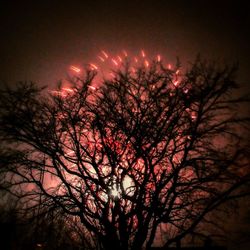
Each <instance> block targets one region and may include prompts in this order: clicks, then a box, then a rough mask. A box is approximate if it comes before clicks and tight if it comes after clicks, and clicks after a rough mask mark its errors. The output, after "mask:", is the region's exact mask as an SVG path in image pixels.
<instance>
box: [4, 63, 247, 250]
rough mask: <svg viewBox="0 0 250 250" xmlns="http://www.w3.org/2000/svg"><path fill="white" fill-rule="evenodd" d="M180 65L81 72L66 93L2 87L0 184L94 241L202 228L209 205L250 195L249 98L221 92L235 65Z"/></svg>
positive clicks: (131, 240) (112, 244)
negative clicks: (105, 75)
mask: <svg viewBox="0 0 250 250" xmlns="http://www.w3.org/2000/svg"><path fill="white" fill-rule="evenodd" d="M179 70H180V68H179V66H178V65H177V66H176V68H174V69H169V68H165V67H164V65H163V64H162V63H160V62H153V63H152V65H151V66H150V67H146V66H142V67H138V68H137V69H136V70H135V71H133V70H132V69H131V67H130V64H129V63H127V64H125V65H124V67H122V68H121V69H119V70H117V71H116V72H114V77H112V78H111V79H105V80H103V82H102V83H100V84H99V88H97V89H96V90H93V88H91V87H90V86H91V84H92V83H93V81H94V79H95V74H96V72H95V71H88V70H86V72H85V75H84V76H82V77H81V78H80V77H73V78H72V79H71V84H72V87H71V89H70V90H65V89H63V88H61V87H59V89H58V91H57V92H56V91H53V92H49V91H47V90H46V89H40V88H38V87H37V86H36V85H35V84H27V83H24V84H23V83H22V84H19V85H17V86H16V87H15V88H9V87H8V88H6V89H5V90H4V91H2V93H1V96H0V97H1V98H0V99H1V102H0V113H1V114H0V136H1V140H2V142H3V146H2V148H3V150H2V153H1V159H3V161H2V164H1V170H0V171H1V175H2V179H1V184H0V185H1V187H2V188H4V189H6V190H8V191H9V192H11V193H12V194H14V195H15V196H17V197H18V198H19V199H20V200H21V201H22V202H24V203H25V211H26V212H27V211H28V213H29V214H30V215H34V214H37V213H39V211H60V213H62V214H66V215H67V217H68V218H76V219H77V221H78V222H79V223H81V225H82V226H83V227H84V230H86V231H85V233H86V232H88V234H89V239H91V237H92V240H89V244H90V245H91V246H92V247H96V248H104V249H141V248H142V247H143V246H145V247H147V248H150V247H151V245H152V244H153V242H154V239H155V236H156V233H157V230H158V229H159V227H163V228H164V231H165V236H164V239H165V242H164V245H165V247H167V246H170V245H171V244H173V243H178V242H180V240H181V239H183V238H184V237H186V236H187V235H190V234H197V235H198V234H200V235H203V234H204V235H205V232H202V231H201V227H199V225H200V224H201V223H202V222H203V223H205V222H207V221H208V219H207V216H208V215H209V213H210V212H211V211H214V210H215V209H216V208H218V207H220V205H221V204H223V203H224V202H226V201H230V200H233V199H236V198H239V197H242V196H244V195H248V194H249V192H248V190H245V189H243V188H242V187H243V186H244V185H245V184H246V183H248V182H249V162H248V154H247V150H248V146H247V144H246V136H245V134H244V133H245V131H246V128H247V126H246V122H247V121H248V120H249V119H248V118H247V117H244V116H243V115H241V112H239V108H240V107H241V106H240V105H239V104H241V103H243V102H247V101H248V99H247V98H245V97H233V96H232V95H231V94H232V91H233V90H234V89H236V88H237V84H236V82H235V80H234V77H235V76H234V75H235V71H236V68H235V67H219V66H216V65H214V64H210V63H207V62H204V61H201V60H199V59H197V60H196V61H195V62H194V64H193V65H192V66H191V68H190V69H188V70H187V71H186V73H180V72H179ZM93 237H94V238H93ZM93 239H94V240H93ZM95 239H96V240H95ZM94 244H97V245H94Z"/></svg>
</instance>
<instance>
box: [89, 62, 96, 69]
mask: <svg viewBox="0 0 250 250" xmlns="http://www.w3.org/2000/svg"><path fill="white" fill-rule="evenodd" d="M89 65H90V66H91V68H92V69H93V70H94V69H95V70H97V69H98V67H97V66H96V65H95V64H93V63H90V64H89Z"/></svg>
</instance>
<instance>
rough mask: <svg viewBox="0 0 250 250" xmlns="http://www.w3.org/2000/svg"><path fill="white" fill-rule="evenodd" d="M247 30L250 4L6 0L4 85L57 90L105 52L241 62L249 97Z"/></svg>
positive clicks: (0, 78)
mask: <svg viewBox="0 0 250 250" xmlns="http://www.w3.org/2000/svg"><path fill="white" fill-rule="evenodd" d="M249 30H250V9H249V7H248V1H246V0H243V1H242V0H241V1H240V0H235V1H229V0H227V1H224V0H209V1H207V0H200V1H194V0H183V1H176V0H171V1H168V0H165V1H163V0H153V1H145V0H144V1H143V0H141V1H136V0H134V1H125V0H123V1H121V0H120V1H118V0H116V1H113V0H112V1H104V0H103V1H94V0H92V1H84V0H82V1H80V0H79V1H76V0H69V1H63V0H61V1H57V0H54V1H52V0H50V1H48V0H33V1H27V0H20V1H13V0H2V1H0V69H1V70H0V84H1V83H2V82H7V83H11V84H12V83H13V82H15V81H19V80H33V81H35V82H38V83H39V84H42V85H44V84H45V85H48V86H50V87H51V86H52V87H53V86H54V85H55V84H56V82H57V81H58V80H59V79H62V78H64V77H65V76H66V72H67V69H68V67H69V65H71V64H76V65H81V64H83V63H87V62H89V61H93V60H95V59H96V56H97V55H98V53H99V52H100V50H102V49H104V50H106V51H109V52H112V53H118V52H119V51H121V50H122V49H126V50H127V51H129V52H130V53H131V54H136V53H138V52H139V51H140V50H141V49H144V50H145V51H146V52H148V53H149V54H151V55H156V54H158V53H161V54H162V55H164V58H166V59H167V60H170V61H174V60H175V58H176V56H179V57H180V59H181V61H183V62H184V63H186V62H188V61H190V60H192V59H193V58H194V57H195V56H196V55H197V54H198V53H200V54H201V55H202V56H203V57H205V58H213V59H219V60H222V61H225V62H227V63H230V62H236V61H238V62H239V63H240V71H239V79H240V81H241V82H242V86H244V87H245V88H247V89H249V87H250V74H249V65H250V31H249ZM248 230H249V226H248Z"/></svg>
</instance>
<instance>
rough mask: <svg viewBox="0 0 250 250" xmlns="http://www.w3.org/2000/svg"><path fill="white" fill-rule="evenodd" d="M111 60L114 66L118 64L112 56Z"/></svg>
mask: <svg viewBox="0 0 250 250" xmlns="http://www.w3.org/2000/svg"><path fill="white" fill-rule="evenodd" d="M112 62H113V63H114V64H115V65H116V66H118V62H117V61H116V60H115V59H114V58H112Z"/></svg>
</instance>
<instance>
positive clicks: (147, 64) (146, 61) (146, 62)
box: [144, 60, 149, 68]
mask: <svg viewBox="0 0 250 250" xmlns="http://www.w3.org/2000/svg"><path fill="white" fill-rule="evenodd" d="M144 63H145V66H146V67H147V68H148V66H149V62H148V60H145V62H144Z"/></svg>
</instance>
